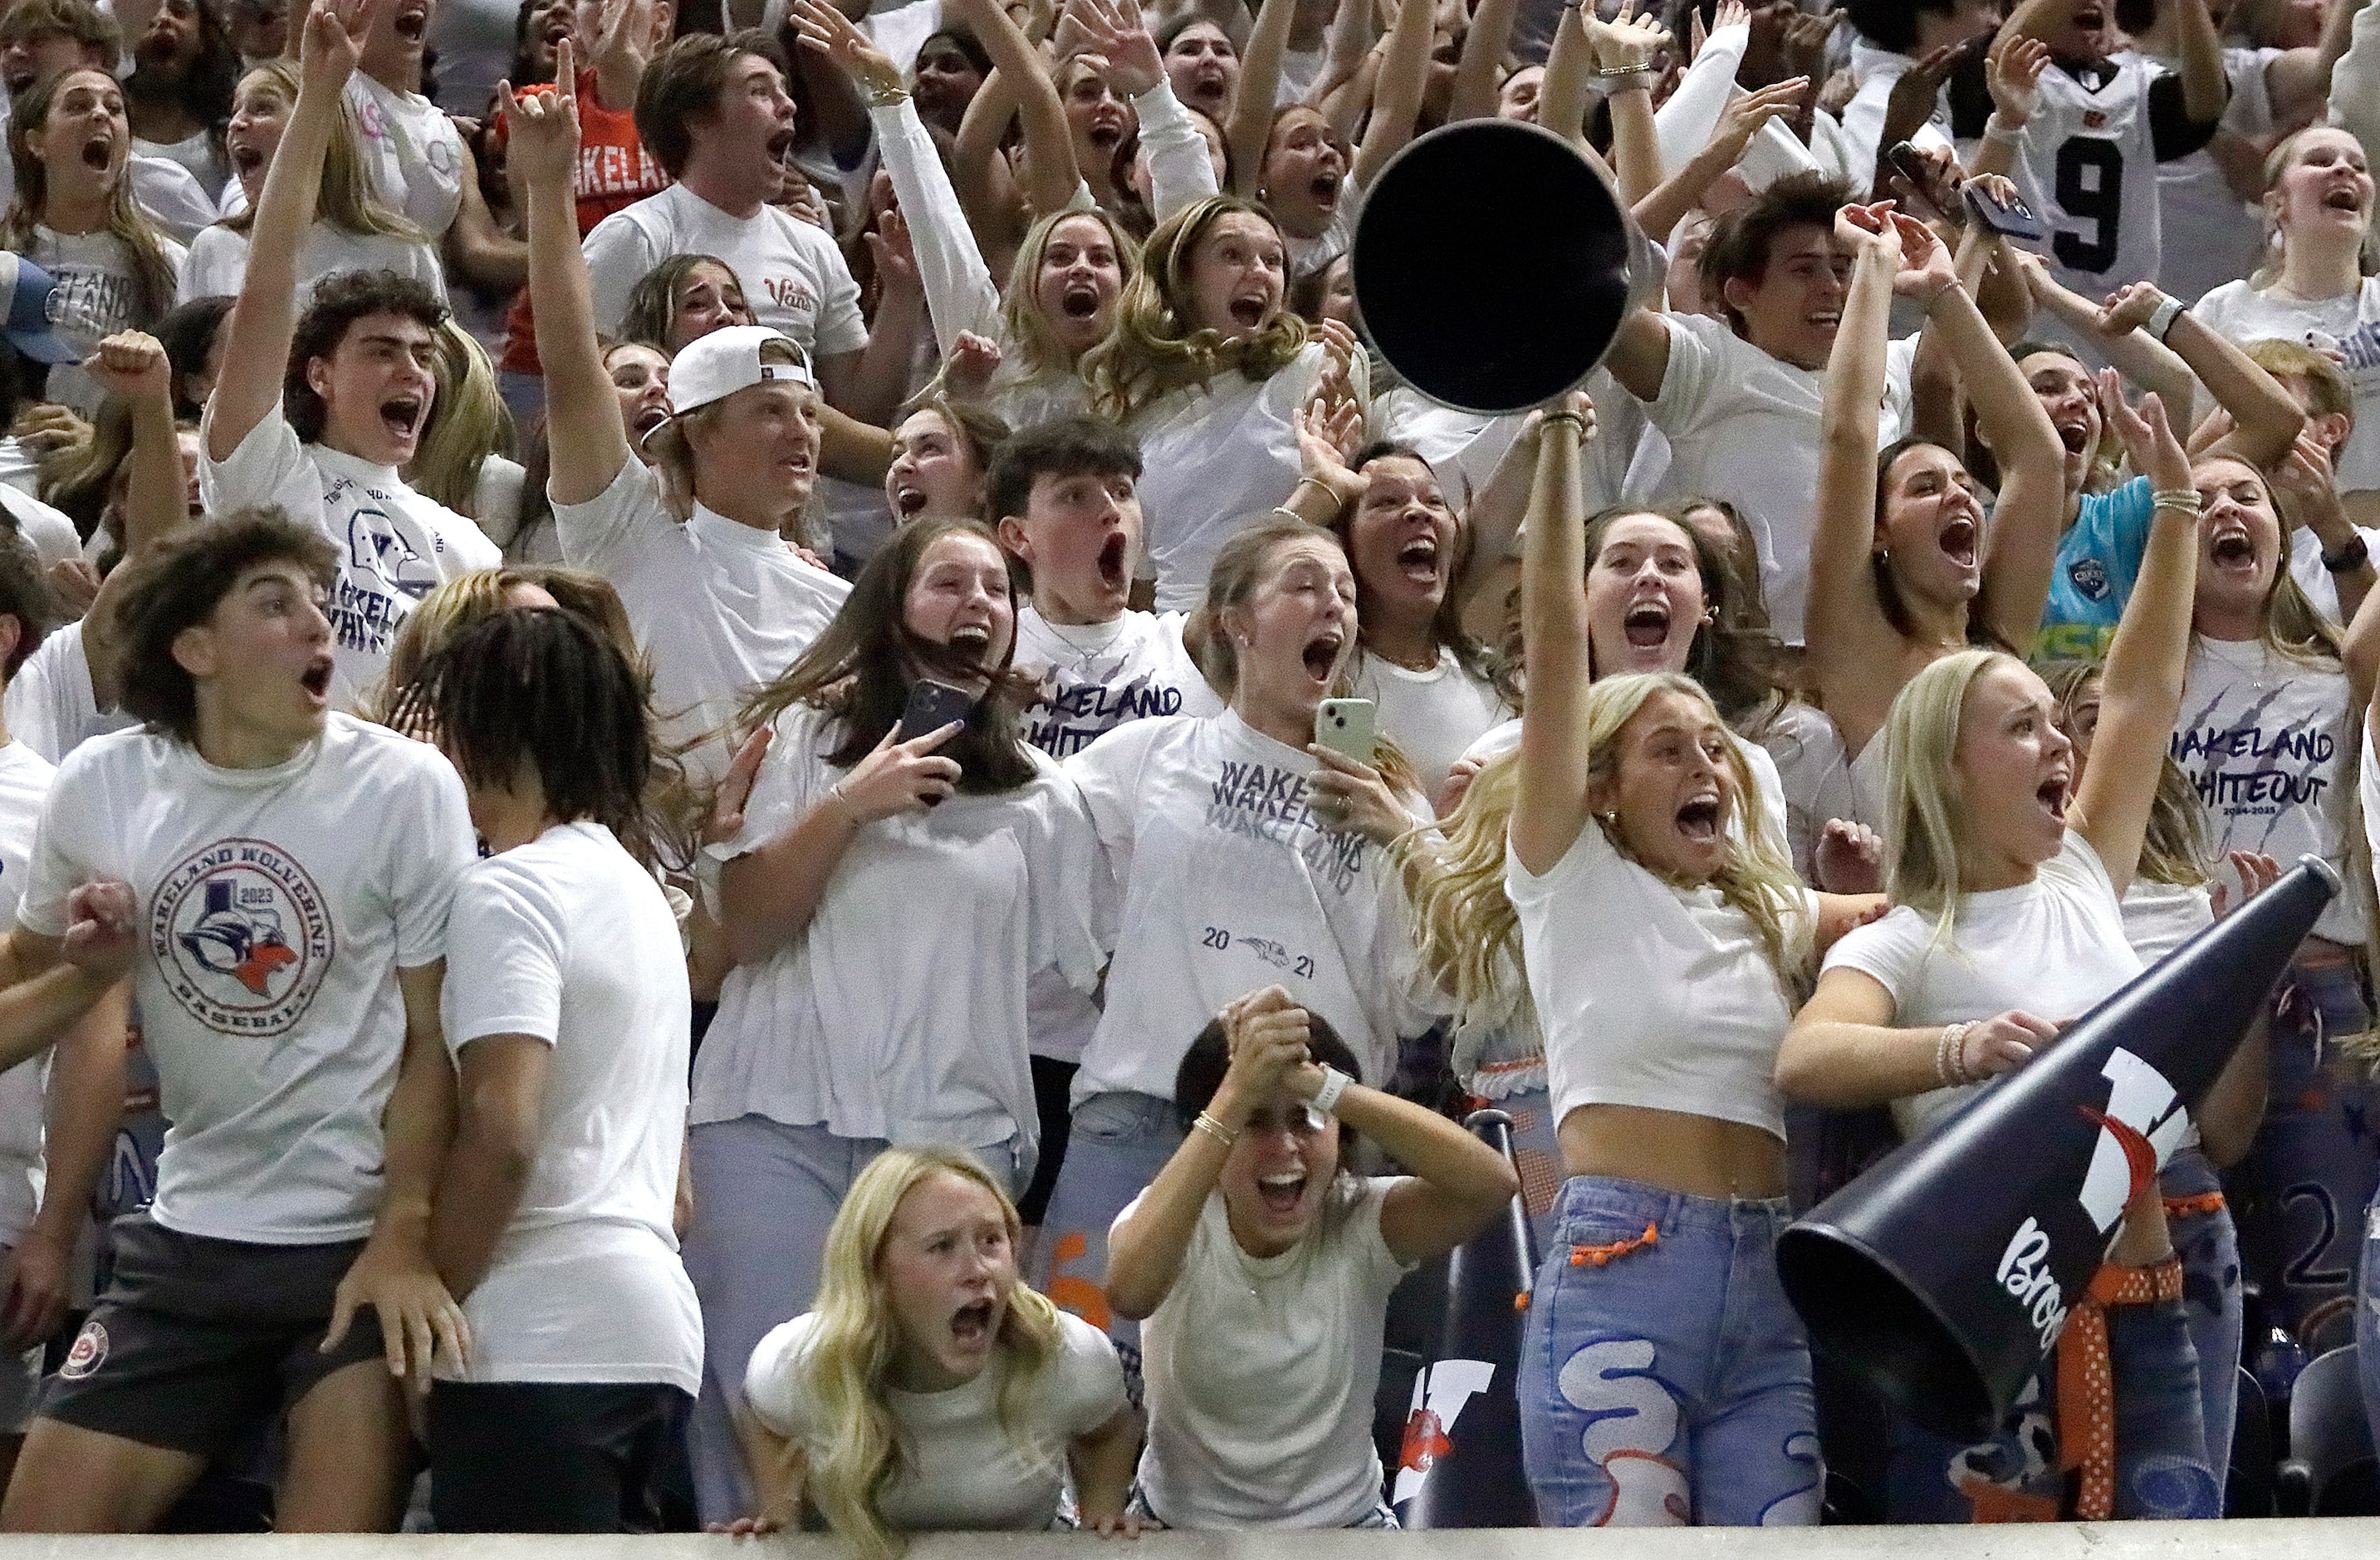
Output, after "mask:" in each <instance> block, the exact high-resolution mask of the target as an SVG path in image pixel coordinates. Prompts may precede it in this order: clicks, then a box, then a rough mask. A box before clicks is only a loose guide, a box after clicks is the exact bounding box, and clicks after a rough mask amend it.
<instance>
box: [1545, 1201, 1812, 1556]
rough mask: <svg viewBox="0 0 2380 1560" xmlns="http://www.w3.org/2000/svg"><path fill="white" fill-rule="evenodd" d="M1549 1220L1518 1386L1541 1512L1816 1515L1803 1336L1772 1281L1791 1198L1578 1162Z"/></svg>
mask: <svg viewBox="0 0 2380 1560" xmlns="http://www.w3.org/2000/svg"><path fill="white" fill-rule="evenodd" d="M1554 1221H1555V1237H1554V1243H1553V1246H1552V1249H1549V1250H1548V1252H1547V1253H1546V1258H1545V1261H1544V1263H1543V1265H1542V1266H1540V1267H1539V1269H1538V1270H1537V1281H1536V1287H1535V1288H1534V1289H1533V1290H1532V1291H1531V1292H1530V1297H1529V1320H1528V1327H1527V1331H1526V1335H1525V1336H1524V1340H1523V1342H1522V1346H1521V1367H1520V1380H1519V1382H1518V1383H1517V1385H1518V1389H1519V1394H1520V1404H1521V1444H1522V1454H1523V1460H1524V1463H1525V1464H1526V1466H1527V1469H1528V1475H1529V1488H1530V1490H1531V1491H1532V1492H1533V1493H1535V1494H1536V1502H1537V1519H1538V1520H1539V1521H1540V1522H1542V1523H1543V1524H1545V1525H1546V1526H1548V1527H1556V1528H1586V1527H1616V1528H1617V1527H1635V1528H1643V1527H1670V1526H1683V1525H1687V1524H1699V1525H1702V1526H1706V1527H1754V1526H1761V1527H1779V1526H1790V1525H1797V1524H1810V1523H1815V1522H1816V1521H1817V1520H1818V1510H1819V1506H1820V1504H1821V1502H1822V1500H1823V1497H1824V1493H1825V1484H1826V1472H1825V1468H1824V1465H1823V1463H1822V1461H1821V1459H1820V1456H1819V1451H1818V1420H1817V1401H1816V1397H1815V1394H1814V1393H1813V1391H1812V1389H1811V1385H1810V1350H1809V1345H1808V1342H1807V1340H1806V1339H1805V1338H1804V1337H1803V1333H1802V1323H1801V1321H1800V1319H1799V1318H1797V1317H1796V1316H1795V1315H1794V1314H1793V1308H1792V1307H1791V1305H1790V1304H1788V1303H1787V1301H1786V1298H1785V1290H1784V1286H1782V1285H1781V1284H1780V1283H1779V1281H1778V1277H1777V1253H1776V1247H1777V1237H1779V1235H1781V1234H1783V1233H1784V1230H1785V1226H1786V1225H1788V1224H1790V1223H1791V1222H1792V1213H1791V1211H1790V1210H1789V1209H1788V1208H1787V1206H1786V1203H1785V1200H1784V1199H1782V1198H1778V1199H1774V1200H1759V1201H1754V1200H1743V1199H1737V1200H1719V1199H1716V1198H1706V1197H1689V1196H1687V1195H1685V1194H1684V1193H1682V1192H1671V1191H1664V1190H1662V1189H1660V1188H1658V1187H1649V1186H1645V1185H1643V1184H1641V1183H1639V1182H1634V1181H1622V1180H1617V1179H1612V1178H1609V1177H1604V1176H1573V1177H1571V1178H1570V1179H1569V1180H1567V1181H1565V1182H1563V1183H1562V1188H1561V1192H1560V1197H1559V1198H1558V1199H1557V1200H1556V1201H1555V1204H1554ZM1648 1226H1650V1228H1651V1230H1652V1232H1653V1233H1652V1235H1651V1236H1650V1237H1647V1235H1646V1233H1645V1232H1646V1229H1647V1227H1648Z"/></svg>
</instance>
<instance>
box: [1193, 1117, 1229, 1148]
mask: <svg viewBox="0 0 2380 1560" xmlns="http://www.w3.org/2000/svg"><path fill="white" fill-rule="evenodd" d="M1190 1125H1191V1126H1192V1127H1195V1128H1196V1129H1197V1130H1198V1131H1201V1132H1204V1133H1205V1134H1207V1136H1208V1137H1209V1138H1212V1139H1214V1140H1215V1141H1217V1142H1219V1143H1220V1144H1222V1145H1223V1146H1224V1147H1225V1148H1230V1147H1231V1146H1232V1145H1233V1143H1235V1142H1237V1141H1239V1137H1240V1135H1239V1134H1238V1133H1236V1132H1234V1131H1233V1130H1232V1129H1231V1128H1230V1127H1225V1126H1224V1125H1223V1124H1222V1123H1221V1122H1220V1121H1217V1120H1216V1119H1215V1118H1214V1117H1213V1116H1211V1115H1208V1114H1207V1113H1206V1112H1205V1111H1200V1112H1199V1113H1198V1119H1197V1120H1196V1121H1194V1122H1192V1123H1191V1124H1190Z"/></svg>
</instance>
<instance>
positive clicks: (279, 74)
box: [217, 59, 451, 507]
mask: <svg viewBox="0 0 2380 1560" xmlns="http://www.w3.org/2000/svg"><path fill="white" fill-rule="evenodd" d="M259 77H262V78H263V79H265V80H266V81H267V82H269V83H271V85H272V87H273V91H274V92H275V93H276V94H277V95H278V96H279V97H280V99H281V103H282V106H283V108H284V109H285V110H288V109H294V108H296V107H297V63H296V62H295V61H293V60H285V59H271V60H266V61H265V62H264V63H263V64H261V65H260V66H258V67H256V68H255V69H253V70H251V71H249V73H248V74H247V75H245V76H243V77H241V78H240V79H239V86H238V88H237V91H235V92H234V93H233V101H234V102H237V101H238V93H239V92H243V91H247V90H248V86H249V82H251V81H254V80H256V79H258V78H259ZM358 136H359V132H358V129H357V128H356V116H355V111H354V110H353V109H351V108H350V107H348V105H347V102H346V99H345V98H344V97H342V98H341V99H340V100H339V133H338V134H336V135H334V136H333V137H332V138H331V145H330V149H329V150H328V151H327V152H324V153H323V156H322V189H321V191H320V192H319V193H318V194H317V195H316V196H315V197H314V216H315V219H316V220H317V221H320V222H327V223H329V224H330V225H332V226H334V227H336V228H339V229H341V230H343V231H345V232H348V233H357V234H368V233H381V234H385V235H386V236H388V237H389V238H404V239H407V240H409V241H411V242H413V243H416V244H422V245H428V244H429V242H430V235H428V234H427V233H424V232H423V231H422V230H421V229H420V228H419V227H418V226H416V225H414V224H413V223H412V222H410V221H408V220H407V219H406V218H405V217H404V216H403V215H401V214H399V213H395V212H393V211H391V210H389V209H388V208H387V207H386V206H384V205H382V204H381V203H380V201H378V200H377V199H376V198H374V196H373V195H372V189H371V181H370V178H368V177H366V176H365V174H364V159H363V153H362V152H358V150H357V147H358V145H360V144H361V142H360V140H359V139H358ZM217 225H218V226H221V227H227V228H229V229H231V230H232V231H233V232H234V233H245V232H247V231H249V229H250V228H252V227H254V226H255V225H256V208H255V207H254V206H249V207H248V208H247V209H246V210H244V211H242V212H241V213H239V214H238V215H237V216H229V217H225V218H224V220H223V221H222V222H220V223H218V224H217ZM450 507H451V506H450Z"/></svg>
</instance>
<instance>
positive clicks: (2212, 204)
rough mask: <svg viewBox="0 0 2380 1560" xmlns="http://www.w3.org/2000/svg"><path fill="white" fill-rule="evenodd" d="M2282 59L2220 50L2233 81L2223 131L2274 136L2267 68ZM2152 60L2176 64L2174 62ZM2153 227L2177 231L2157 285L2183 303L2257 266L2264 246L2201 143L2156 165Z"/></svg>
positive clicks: (2253, 220) (2250, 215) (2259, 224)
mask: <svg viewBox="0 0 2380 1560" xmlns="http://www.w3.org/2000/svg"><path fill="white" fill-rule="evenodd" d="M2280 57H2281V51H2280V50H2278V49H2226V50H2224V51H2223V74H2224V75H2225V76H2227V77H2228V78H2229V79H2230V81H2231V99H2230V101H2229V102H2228V103H2227V104H2224V107H2223V119H2222V128H2224V129H2226V130H2228V131H2230V132H2231V133H2233V134H2234V135H2239V136H2245V137H2247V138H2248V139H2250V140H2262V139H2263V138H2265V137H2267V136H2269V135H2271V134H2272V133H2273V99H2272V94H2271V93H2270V92H2269V91H2266V90H2265V67H2266V66H2268V65H2270V64H2271V63H2272V62H2273V61H2275V60H2277V59H2278V58H2280ZM2156 63H2158V64H2160V65H2162V66H2163V67H2165V68H2167V69H2168V70H2171V69H2178V68H2179V65H2178V63H2177V62H2168V61H2158V62H2156ZM2157 226H2158V229H2159V231H2160V232H2161V233H2171V234H2173V235H2174V236H2175V243H2174V246H2173V248H2171V249H2169V250H2165V251H2164V253H2163V254H2162V255H2161V256H2160V258H2159V260H2158V272H2157V276H2156V283H2157V286H2160V287H2163V288H2164V289H2165V290H2166V291H2167V292H2168V293H2171V294H2172V295H2173V296H2174V297H2176V298H2178V299H2181V300H2182V301H2183V302H2184V303H2188V302H2190V301H2192V299H2197V298H2200V297H2203V296H2204V294H2205V293H2206V292H2207V291H2209V290H2210V289H2212V288H2215V287H2219V286H2223V285H2224V284H2226V283H2228V282H2230V281H2233V280H2235V279H2236V278H2238V277H2241V276H2245V275H2246V274H2248V273H2249V272H2250V271H2252V270H2253V269H2255V264H2256V252H2257V250H2260V249H2262V248H2263V247H2264V240H2265V230H2264V218H2263V216H2262V215H2261V213H2258V211H2257V210H2256V208H2255V207H2254V206H2253V205H2251V204H2249V203H2248V202H2247V201H2243V200H2241V199H2240V193H2239V191H2237V190H2235V189H2232V188H2231V181H2230V180H2229V179H2228V178H2226V177H2224V176H2223V166H2222V165H2221V164H2219V163H2217V162H2216V160H2215V154H2214V153H2213V152H2209V151H2207V150H2206V149H2205V148H2204V147H2201V148H2200V149H2199V150H2197V151H2196V152H2192V153H2191V154H2190V155H2189V156H2187V157H2177V158H2175V159H2174V160H2173V161H2172V162H2170V163H2160V164H2158V165H2157Z"/></svg>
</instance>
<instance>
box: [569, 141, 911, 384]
mask: <svg viewBox="0 0 2380 1560" xmlns="http://www.w3.org/2000/svg"><path fill="white" fill-rule="evenodd" d="M583 247H584V249H585V250H586V254H587V281H588V285H589V287H590V288H592V289H593V294H594V302H595V328H596V329H598V330H601V331H608V332H616V331H618V330H619V328H620V319H621V316H622V315H624V314H625V313H626V312H627V311H628V292H629V289H630V288H632V287H634V286H636V285H637V282H638V281H640V280H641V279H643V277H644V274H645V273H646V272H648V271H650V270H651V269H652V268H653V267H654V266H656V265H659V264H660V263H661V262H662V261H664V260H667V259H668V258H669V257H670V256H672V255H674V254H707V255H710V256H711V257H712V258H714V259H717V260H722V261H724V262H727V268H728V269H729V270H730V271H733V272H734V273H735V280H736V281H737V282H739V283H741V284H742V285H743V288H744V301H745V302H746V303H747V304H748V305H749V306H750V307H751V310H752V317H753V318H754V320H756V321H757V322H759V323H761V324H764V325H768V326H771V327H773V328H774V329H777V330H781V331H783V332H784V333H785V334H786V335H789V336H792V337H793V338H794V339H795V341H796V342H798V343H800V344H801V348H802V350H803V351H805V352H807V353H808V354H810V356H811V358H812V359H813V360H816V359H820V358H832V357H836V356H838V355H840V354H842V353H844V352H856V351H858V350H859V349H860V348H861V347H865V346H867V345H868V324H867V322H866V321H864V320H862V319H861V318H860V314H859V284H858V283H857V282H856V281H854V280H852V276H851V267H850V266H849V265H848V264H847V263H845V262H844V258H843V251H842V250H838V249H836V248H835V247H834V240H833V239H832V238H829V237H827V235H826V234H825V233H823V232H821V231H820V229H818V228H816V227H813V226H811V225H809V224H808V223H807V222H804V221H803V220H802V219H801V218H799V217H797V216H795V215H794V214H793V213H791V212H786V211H781V210H779V209H778V208H777V207H775V206H762V207H761V208H760V209H759V211H758V212H756V213H753V214H752V215H750V216H748V217H738V216H733V215H731V214H729V213H726V212H724V211H722V210H720V208H718V207H717V206H714V205H712V204H711V203H710V201H706V200H704V199H703V198H702V197H701V196H699V195H697V194H696V193H695V192H694V191H693V190H691V189H687V188H686V186H685V185H683V184H673V185H671V186H670V187H669V188H668V189H664V190H662V192H661V193H660V194H658V195H653V196H649V197H647V198H646V199H644V200H642V201H637V202H635V203H634V204H632V205H627V206H623V207H621V208H620V209H619V210H618V211H616V212H614V213H612V214H611V215H610V216H607V217H605V218H604V219H603V220H602V221H601V222H599V223H597V224H596V225H595V227H594V230H593V231H592V232H589V234H588V235H587V241H586V243H585V245H584V246H583Z"/></svg>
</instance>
